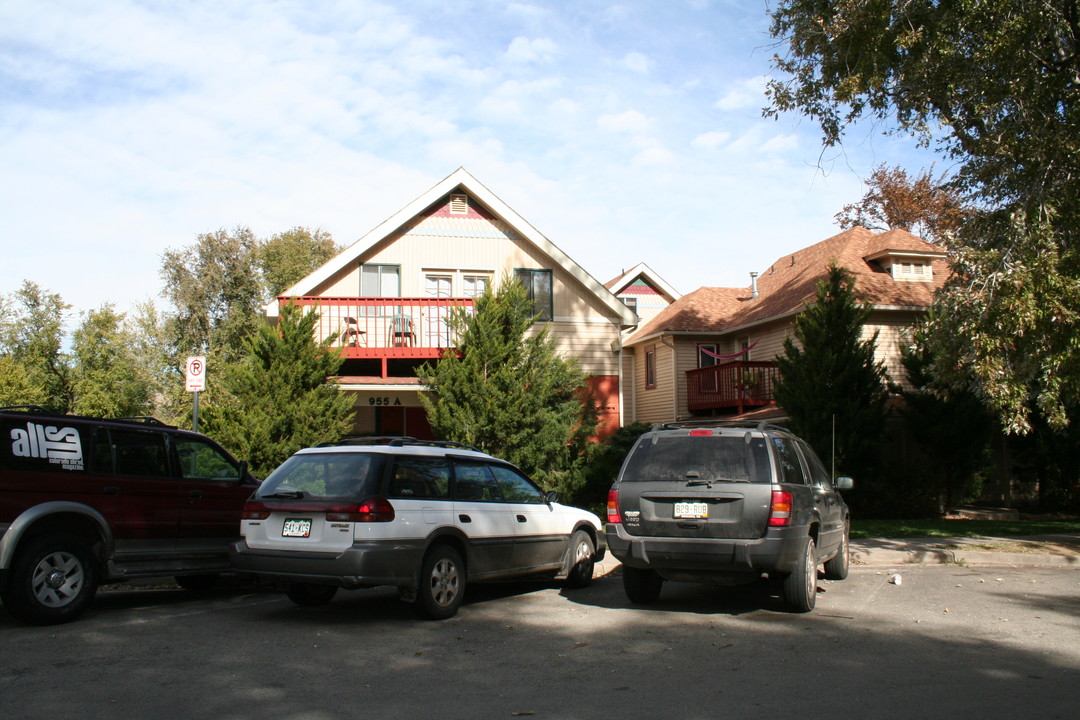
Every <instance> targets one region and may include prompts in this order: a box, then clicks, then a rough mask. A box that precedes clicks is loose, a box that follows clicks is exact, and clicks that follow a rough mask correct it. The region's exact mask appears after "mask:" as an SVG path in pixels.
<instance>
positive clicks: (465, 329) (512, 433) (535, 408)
mask: <svg viewBox="0 0 1080 720" xmlns="http://www.w3.org/2000/svg"><path fill="white" fill-rule="evenodd" d="M475 310H476V312H475V314H469V313H467V312H463V311H458V312H455V313H453V314H452V315H451V318H450V320H449V323H450V330H451V334H452V336H454V337H457V338H458V342H457V349H456V352H448V353H447V354H446V355H444V356H443V357H442V358H441V359H440V360H439V361H438V362H437V363H435V364H434V365H433V366H432V365H429V364H425V365H423V366H421V367H420V368H419V369H418V370H417V375H418V376H419V377H420V380H421V382H423V383H424V384H425V385H427V387H428V391H429V392H428V393H426V394H421V397H420V401H421V403H422V404H423V406H424V409H425V410H426V411H427V416H428V420H429V422H430V423H431V426H432V428H433V429H434V430H435V432H436V433H437V434H438V435H439V436H440V437H442V438H444V439H447V440H453V441H456V442H462V443H466V444H468V445H473V446H475V447H478V448H480V449H481V450H484V451H485V452H488V453H491V454H493V455H496V456H498V457H501V458H505V459H506V460H509V461H510V462H512V463H514V464H515V465H517V466H518V467H520V468H521V469H522V470H524V471H525V472H526V473H528V474H529V475H530V476H532V477H533V478H534V479H535V480H536V481H537V482H538V483H540V484H541V485H542V486H543V487H544V488H545V489H549V490H550V489H556V490H559V492H560V493H561V494H563V495H564V496H567V497H569V496H572V495H573V494H574V493H575V492H576V491H577V490H578V488H579V487H580V485H581V483H582V482H583V481H584V466H585V464H586V462H587V460H588V457H587V455H588V453H587V448H588V446H589V445H590V443H589V442H588V441H589V438H590V437H591V436H592V435H594V434H595V432H596V426H597V412H596V406H595V403H594V402H593V401H592V398H591V396H590V394H589V392H588V386H587V384H586V382H585V377H584V375H583V374H582V372H581V370H580V369H579V368H578V366H577V363H576V361H574V360H573V359H570V358H564V357H562V356H560V355H559V353H558V351H557V349H556V347H555V343H554V340H552V338H551V337H550V335H549V334H548V330H547V327H546V326H540V327H538V328H536V327H534V326H533V321H534V318H535V317H536V316H535V314H534V310H533V306H532V303H531V302H530V301H529V299H528V296H527V294H526V291H525V288H524V287H523V286H522V285H521V283H520V282H518V281H516V280H511V278H510V277H504V278H503V279H502V281H501V283H500V285H499V288H498V290H497V291H493V290H491V289H490V288H489V289H488V290H487V291H486V292H485V293H484V295H483V296H482V297H480V298H477V300H476V308H475Z"/></svg>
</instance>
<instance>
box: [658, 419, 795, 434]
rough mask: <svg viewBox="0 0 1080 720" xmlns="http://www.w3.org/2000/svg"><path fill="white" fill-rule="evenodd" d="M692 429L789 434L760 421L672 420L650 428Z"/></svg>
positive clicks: (781, 427) (773, 425)
mask: <svg viewBox="0 0 1080 720" xmlns="http://www.w3.org/2000/svg"><path fill="white" fill-rule="evenodd" d="M694 427H721V428H725V427H726V428H749V429H753V430H760V431H762V432H764V431H766V430H781V431H783V432H791V431H790V430H788V429H787V428H786V427H784V426H783V425H776V424H774V423H768V422H764V421H762V420H673V421H671V422H665V423H657V424H656V425H653V426H652V432H655V431H657V430H678V429H680V428H694Z"/></svg>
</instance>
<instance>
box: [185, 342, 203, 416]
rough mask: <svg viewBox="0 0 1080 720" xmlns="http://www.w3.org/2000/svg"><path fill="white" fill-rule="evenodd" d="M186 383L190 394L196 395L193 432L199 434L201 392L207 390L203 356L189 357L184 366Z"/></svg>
mask: <svg viewBox="0 0 1080 720" xmlns="http://www.w3.org/2000/svg"><path fill="white" fill-rule="evenodd" d="M184 382H185V384H186V387H187V391H188V392H193V393H195V404H194V409H193V411H192V430H194V431H195V432H199V392H200V391H202V390H205V389H206V358H205V357H204V356H202V355H199V356H197V357H189V358H188V359H187V363H186V364H185V366H184Z"/></svg>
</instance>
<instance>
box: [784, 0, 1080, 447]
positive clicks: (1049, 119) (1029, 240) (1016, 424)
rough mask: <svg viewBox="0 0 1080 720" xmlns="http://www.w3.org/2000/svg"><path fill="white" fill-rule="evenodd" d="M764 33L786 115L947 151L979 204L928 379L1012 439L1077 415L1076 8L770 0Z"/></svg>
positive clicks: (975, 0) (996, 1)
mask: <svg viewBox="0 0 1080 720" xmlns="http://www.w3.org/2000/svg"><path fill="white" fill-rule="evenodd" d="M771 17H772V27H771V32H772V35H773V36H774V37H776V38H779V39H780V40H781V41H782V42H783V43H784V46H785V47H786V52H785V53H784V54H783V55H778V56H776V57H775V58H774V65H775V67H776V68H777V69H778V70H779V71H780V72H781V73H782V74H783V75H784V76H785V77H779V78H777V79H774V80H772V81H771V82H770V83H769V87H768V93H769V96H770V98H771V105H770V107H769V108H768V109H767V110H766V113H767V114H771V115H773V116H776V115H778V114H779V113H781V112H784V111H789V110H795V111H799V112H802V113H804V114H806V115H807V116H809V117H811V118H812V119H814V120H815V121H817V122H818V124H819V125H820V126H821V129H822V131H823V139H824V142H825V143H826V144H827V145H835V144H837V143H839V142H841V140H842V138H843V136H844V131H845V129H846V128H848V127H849V126H851V125H852V124H853V123H856V122H859V121H864V120H869V121H877V122H880V123H883V124H887V127H888V128H892V129H895V130H896V131H898V132H901V133H910V134H912V135H914V136H915V137H916V138H918V139H919V141H920V142H922V143H925V144H927V145H933V146H934V147H936V148H937V149H938V150H939V151H940V152H941V153H943V154H944V155H945V156H947V157H948V158H949V160H950V162H951V163H952V164H953V167H955V168H956V171H955V179H954V181H953V188H954V189H955V190H956V191H957V192H959V193H960V194H961V195H962V196H963V197H964V198H965V201H966V202H967V203H968V204H969V205H971V206H973V207H977V208H978V210H979V211H978V212H977V213H973V214H972V216H971V217H970V218H969V220H968V222H966V223H965V224H964V225H963V226H962V228H961V229H960V230H959V231H958V232H957V234H956V236H955V237H954V238H948V237H946V238H945V240H946V242H947V247H948V249H949V250H950V251H951V253H952V265H953V270H954V273H955V274H954V277H953V279H952V281H951V282H950V283H949V285H948V287H946V288H945V290H944V291H943V292H941V293H939V296H938V299H937V302H936V305H937V308H938V311H937V313H936V315H935V319H934V322H933V323H932V324H931V325H930V326H929V335H928V342H929V343H931V345H932V349H933V357H934V364H935V376H936V377H938V378H939V379H941V380H944V381H951V382H953V383H954V384H957V385H958V384H960V383H962V382H963V381H964V380H965V379H966V378H967V377H968V376H969V373H973V376H974V378H975V380H976V388H977V390H978V392H979V393H980V395H981V396H982V397H983V399H984V400H985V401H986V402H988V403H989V404H990V405H991V406H992V407H993V408H994V409H995V410H997V411H998V413H999V414H1000V415H1001V417H1002V419H1003V424H1004V426H1005V427H1006V429H1008V430H1009V431H1012V432H1017V433H1024V432H1027V431H1028V430H1030V428H1031V423H1030V417H1031V414H1032V412H1033V411H1037V412H1038V413H1040V414H1041V415H1043V416H1044V417H1045V418H1046V419H1047V422H1048V423H1049V426H1050V427H1054V428H1062V427H1064V426H1066V425H1067V424H1068V422H1069V416H1070V413H1072V412H1073V411H1074V409H1075V408H1076V407H1077V406H1080V342H1078V341H1077V338H1080V244H1078V243H1077V242H1076V241H1075V238H1076V235H1077V233H1078V231H1080V203H1078V201H1077V198H1080V147H1078V146H1080V83H1078V82H1077V78H1078V77H1080V18H1078V10H1077V5H1076V2H1075V1H1074V0H1039V1H1038V2H1033V1H1032V0H968V1H965V2H936V1H934V0H910V1H909V2H902V3H898V2H884V1H872V2H867V1H866V0H782V2H780V3H778V4H777V6H776V8H775V9H774V10H773V11H771Z"/></svg>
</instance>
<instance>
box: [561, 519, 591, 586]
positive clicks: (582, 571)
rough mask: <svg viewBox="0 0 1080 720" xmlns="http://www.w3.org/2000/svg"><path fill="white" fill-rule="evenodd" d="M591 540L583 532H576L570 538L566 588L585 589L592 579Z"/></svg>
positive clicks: (587, 534)
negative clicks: (569, 564) (568, 570)
mask: <svg viewBox="0 0 1080 720" xmlns="http://www.w3.org/2000/svg"><path fill="white" fill-rule="evenodd" d="M595 551H596V549H595V548H594V547H593V541H592V538H591V537H589V533H587V532H585V531H584V530H577V531H575V532H574V534H573V535H571V536H570V553H571V556H570V562H571V563H572V565H571V566H570V572H569V573H567V575H566V586H567V587H572V588H583V587H587V586H588V585H589V584H590V583H591V582H592V578H593V553H594V552H595Z"/></svg>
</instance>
